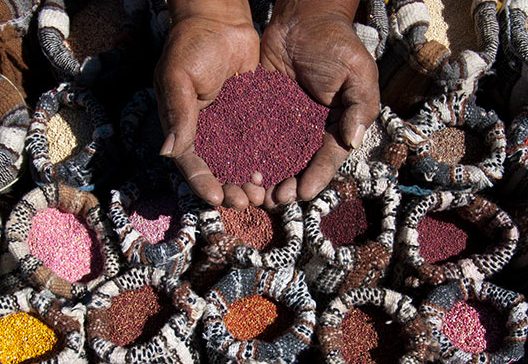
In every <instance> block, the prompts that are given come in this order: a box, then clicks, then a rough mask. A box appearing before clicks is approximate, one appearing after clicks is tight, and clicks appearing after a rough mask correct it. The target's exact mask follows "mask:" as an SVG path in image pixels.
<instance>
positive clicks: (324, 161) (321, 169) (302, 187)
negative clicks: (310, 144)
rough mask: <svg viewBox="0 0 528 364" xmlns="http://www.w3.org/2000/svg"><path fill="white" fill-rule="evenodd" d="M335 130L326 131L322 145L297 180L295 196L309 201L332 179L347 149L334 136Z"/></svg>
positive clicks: (344, 157)
mask: <svg viewBox="0 0 528 364" xmlns="http://www.w3.org/2000/svg"><path fill="white" fill-rule="evenodd" d="M335 134H336V133H335V131H333V132H327V133H326V134H325V137H324V141H323V146H322V147H321V148H320V149H319V150H318V151H317V153H316V154H315V155H314V157H313V158H312V160H311V161H310V164H309V165H308V167H307V168H306V170H305V171H304V172H303V174H302V176H301V177H300V179H299V181H298V186H297V196H298V198H300V199H301V200H303V201H310V200H312V199H314V198H315V196H317V194H318V193H319V192H321V191H322V190H323V189H324V188H325V187H326V186H328V184H329V183H330V181H331V180H332V178H333V177H334V176H335V174H336V172H337V170H338V169H339V167H340V166H341V164H342V163H343V161H344V160H345V159H346V158H347V156H348V153H349V152H348V151H347V149H346V148H345V147H344V146H343V145H342V144H340V142H339V141H338V140H336V138H335Z"/></svg>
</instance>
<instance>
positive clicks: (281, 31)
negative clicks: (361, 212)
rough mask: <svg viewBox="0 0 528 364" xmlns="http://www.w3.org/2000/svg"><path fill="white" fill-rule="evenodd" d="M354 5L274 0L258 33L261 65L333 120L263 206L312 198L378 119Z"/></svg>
mask: <svg viewBox="0 0 528 364" xmlns="http://www.w3.org/2000/svg"><path fill="white" fill-rule="evenodd" d="M356 6H357V0H340V1H337V0H329V1H319V0H301V1H288V0H280V1H278V2H277V4H276V7H275V9H274V14H273V17H272V20H271V22H270V24H269V25H268V27H267V28H266V30H265V31H264V34H263V38H262V43H261V63H262V65H263V66H264V67H265V68H267V69H269V70H278V71H280V72H282V73H285V74H287V75H288V76H289V77H290V78H292V79H293V80H295V81H297V82H298V83H299V84H300V85H301V86H302V87H303V88H304V89H305V90H306V91H307V92H308V94H309V95H310V96H312V97H313V98H314V99H315V100H316V101H317V102H319V103H321V104H323V105H325V106H328V107H330V108H331V111H332V112H331V113H332V114H334V116H335V119H336V121H337V123H336V124H333V125H329V126H328V127H327V132H326V133H325V136H324V140H323V146H322V147H321V148H320V149H319V151H318V152H317V153H316V154H315V155H314V157H313V158H312V160H311V161H310V164H309V165H308V167H307V168H306V169H305V171H304V172H303V173H302V174H301V175H300V176H298V177H291V178H289V179H287V180H285V181H283V182H281V183H280V184H278V185H277V186H275V187H272V188H270V189H268V190H267V191H266V197H265V205H266V206H268V207H273V206H275V205H277V204H284V203H288V202H291V201H293V200H296V199H301V200H305V201H307V200H311V199H313V198H314V197H315V196H316V195H317V194H318V193H319V192H320V191H321V190H323V189H324V188H325V187H326V186H327V185H328V183H329V182H330V181H331V179H332V178H333V177H334V175H335V173H336V172H337V170H338V169H339V167H340V165H341V164H342V163H343V161H344V160H345V159H346V157H347V156H348V154H349V152H350V149H351V148H358V147H359V146H360V145H361V142H362V140H363V136H364V134H365V131H366V130H367V129H368V127H369V126H370V125H371V124H372V122H373V121H374V120H375V119H376V117H377V116H378V113H379V100H380V95H379V87H378V70H377V66H376V63H375V61H374V59H373V58H372V56H371V55H370V54H369V53H368V51H367V49H366V48H365V47H364V46H363V44H362V43H361V41H360V39H359V38H358V36H357V34H356V33H355V31H354V29H353V27H352V24H353V18H354V14H355V11H356Z"/></svg>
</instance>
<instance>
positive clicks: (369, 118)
mask: <svg viewBox="0 0 528 364" xmlns="http://www.w3.org/2000/svg"><path fill="white" fill-rule="evenodd" d="M369 58H370V56H369ZM360 63H361V64H360V65H359V66H357V67H360V69H362V73H361V76H358V75H357V74H355V73H353V72H351V73H350V74H349V76H348V78H347V80H346V81H345V83H344V84H343V89H342V94H341V101H342V104H343V106H344V107H345V109H344V112H343V114H342V116H341V119H340V121H339V132H340V135H341V138H342V140H343V141H344V143H345V145H346V146H347V147H352V148H354V149H358V148H359V147H360V146H361V144H362V142H363V137H364V136H365V133H366V131H367V129H368V128H369V127H370V125H371V124H372V123H373V122H374V120H375V119H376V118H377V117H378V114H379V110H380V93H379V86H378V71H377V67H376V64H375V63H374V62H373V61H372V60H370V59H367V60H362V61H361V62H360Z"/></svg>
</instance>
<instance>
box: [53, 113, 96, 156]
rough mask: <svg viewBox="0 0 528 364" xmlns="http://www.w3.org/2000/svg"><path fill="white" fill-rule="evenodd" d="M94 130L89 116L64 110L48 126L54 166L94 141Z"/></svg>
mask: <svg viewBox="0 0 528 364" xmlns="http://www.w3.org/2000/svg"><path fill="white" fill-rule="evenodd" d="M93 130H94V127H93V124H92V121H91V120H90V118H89V116H88V115H87V114H86V113H85V112H84V111H82V110H77V109H69V108H63V109H61V110H60V111H59V112H58V113H57V114H55V115H54V116H53V117H52V118H51V119H50V121H49V122H48V125H47V130H46V134H47V137H48V143H49V155H50V160H51V162H52V163H53V164H55V163H59V162H62V161H64V160H65V159H67V158H68V157H70V156H72V155H75V154H77V153H78V152H79V151H81V150H82V148H83V147H84V146H85V145H86V144H88V143H89V142H90V141H91V140H92V132H93Z"/></svg>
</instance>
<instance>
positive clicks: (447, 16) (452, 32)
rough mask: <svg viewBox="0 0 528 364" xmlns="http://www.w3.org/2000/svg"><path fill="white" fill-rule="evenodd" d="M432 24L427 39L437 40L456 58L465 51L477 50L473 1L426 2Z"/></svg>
mask: <svg viewBox="0 0 528 364" xmlns="http://www.w3.org/2000/svg"><path fill="white" fill-rule="evenodd" d="M424 3H425V5H427V7H428V8H429V14H430V15H431V23H430V25H429V29H428V30H427V33H425V37H426V38H427V40H436V41H437V42H440V43H441V44H443V45H445V46H446V47H447V48H449V49H450V50H451V53H452V54H453V55H454V56H456V55H457V54H459V53H460V52H461V51H463V50H465V49H472V50H476V49H477V37H476V35H475V30H474V28H473V18H472V16H471V0H424Z"/></svg>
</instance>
